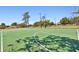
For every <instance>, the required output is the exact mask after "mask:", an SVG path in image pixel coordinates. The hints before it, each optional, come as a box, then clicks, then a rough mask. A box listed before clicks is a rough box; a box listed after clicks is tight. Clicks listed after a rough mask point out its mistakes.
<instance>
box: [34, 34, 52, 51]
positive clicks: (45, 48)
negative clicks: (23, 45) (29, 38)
mask: <svg viewBox="0 0 79 59" xmlns="http://www.w3.org/2000/svg"><path fill="white" fill-rule="evenodd" d="M34 36H36V33H34ZM35 41H36V42H37V43H38V44H40V43H39V42H38V41H37V40H35ZM40 46H41V47H43V48H45V49H46V50H47V51H49V52H51V50H49V49H48V48H46V47H45V46H44V45H42V44H40Z"/></svg>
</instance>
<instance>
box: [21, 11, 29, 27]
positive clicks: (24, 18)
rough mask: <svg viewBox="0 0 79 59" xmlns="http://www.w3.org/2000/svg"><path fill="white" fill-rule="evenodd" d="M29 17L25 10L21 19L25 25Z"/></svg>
mask: <svg viewBox="0 0 79 59" xmlns="http://www.w3.org/2000/svg"><path fill="white" fill-rule="evenodd" d="M29 18H30V16H29V12H25V13H24V14H23V19H22V20H23V21H24V23H25V24H26V26H27V25H29Z"/></svg>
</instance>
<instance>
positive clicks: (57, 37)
mask: <svg viewBox="0 0 79 59" xmlns="http://www.w3.org/2000/svg"><path fill="white" fill-rule="evenodd" d="M2 34H3V38H2V40H3V51H4V52H12V51H13V52H15V51H20V52H21V51H28V50H23V48H24V47H25V44H24V43H23V41H21V42H20V43H17V42H16V40H18V39H21V40H23V39H24V38H27V37H33V36H38V37H39V41H40V42H39V41H37V40H36V43H32V44H31V46H32V48H30V49H31V52H35V51H38V52H41V51H45V52H46V51H47V50H48V51H52V52H53V51H54V52H57V51H58V52H68V51H70V52H71V51H72V52H73V51H79V46H78V44H79V43H78V36H77V30H76V29H50V28H40V29H38V28H25V29H8V30H7V29H5V30H3V32H2ZM0 35H1V34H0ZM0 38H1V37H0ZM27 40H28V39H27ZM0 46H1V45H0ZM48 51H47V52H48Z"/></svg>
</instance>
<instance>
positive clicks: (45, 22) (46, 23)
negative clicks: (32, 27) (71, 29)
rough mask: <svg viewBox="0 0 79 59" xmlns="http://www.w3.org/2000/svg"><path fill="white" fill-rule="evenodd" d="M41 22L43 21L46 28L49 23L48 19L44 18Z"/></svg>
mask: <svg viewBox="0 0 79 59" xmlns="http://www.w3.org/2000/svg"><path fill="white" fill-rule="evenodd" d="M43 23H44V24H43V25H44V27H45V28H46V27H47V26H49V25H50V20H44V21H43Z"/></svg>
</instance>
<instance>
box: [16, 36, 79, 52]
mask: <svg viewBox="0 0 79 59" xmlns="http://www.w3.org/2000/svg"><path fill="white" fill-rule="evenodd" d="M23 41H24V43H25V48H23V49H22V48H20V49H18V50H17V51H20V50H24V51H25V50H26V49H27V50H30V51H29V52H49V51H48V50H50V51H52V52H78V51H79V40H77V39H71V38H69V37H60V36H55V35H49V36H47V37H45V38H42V40H40V38H39V36H32V37H26V38H25V39H24V40H23ZM27 42H28V43H27ZM37 42H39V43H37ZM26 43H27V44H26ZM40 44H41V45H43V46H44V47H42V46H41V45H40ZM28 45H29V46H30V47H29V46H28ZM27 46H28V47H27ZM45 48H46V49H48V50H46V49H45ZM33 49H36V50H33Z"/></svg>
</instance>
